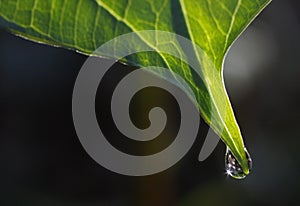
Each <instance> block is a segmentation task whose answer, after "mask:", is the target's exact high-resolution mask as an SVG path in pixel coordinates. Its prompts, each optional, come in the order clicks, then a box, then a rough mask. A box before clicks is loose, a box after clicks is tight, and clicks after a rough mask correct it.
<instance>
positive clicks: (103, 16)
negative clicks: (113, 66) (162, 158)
mask: <svg viewBox="0 0 300 206" xmlns="http://www.w3.org/2000/svg"><path fill="white" fill-rule="evenodd" d="M270 1H271V0H222V1H221V0H216V1H213V0H118V1H114V0H0V26H1V27H4V28H6V29H8V30H10V31H12V32H13V33H16V34H18V35H20V36H22V37H25V38H28V39H30V40H33V41H37V42H42V43H47V44H50V45H57V46H63V47H67V48H70V49H74V50H77V51H79V52H82V53H84V54H91V53H92V52H93V51H94V50H96V49H97V48H98V47H99V46H101V45H102V44H103V43H105V42H107V41H109V40H111V39H113V38H114V37H116V36H119V35H121V34H126V33H129V32H137V31H142V30H162V31H168V32H173V33H177V34H179V35H181V36H184V37H186V38H188V39H190V40H191V41H192V42H193V43H195V44H196V45H197V46H199V47H200V48H201V51H199V50H198V49H197V48H194V51H193V54H194V55H195V58H196V59H197V61H198V62H199V64H200V65H201V67H199V70H201V71H200V72H201V73H202V75H203V76H202V77H203V79H199V78H197V77H195V75H194V74H193V72H191V70H190V68H189V66H188V65H187V64H185V63H184V62H182V61H180V60H179V59H177V58H174V57H172V56H170V55H167V54H163V53H159V52H160V50H161V49H160V48H162V47H169V48H172V49H174V50H176V51H178V52H179V53H180V54H181V55H185V54H184V53H183V52H182V49H181V47H180V45H179V44H178V42H177V41H176V39H172V38H171V39H163V38H161V37H160V36H158V35H156V36H155V39H151V38H150V37H147V36H140V38H141V41H143V42H144V43H146V44H148V46H150V47H152V48H155V49H156V51H157V52H158V54H152V53H139V54H136V55H133V56H131V57H128V58H126V59H124V61H126V62H128V63H129V64H132V65H135V66H141V67H144V66H149V65H150V66H151V65H157V66H163V67H167V68H169V69H170V70H171V71H173V72H176V73H178V74H179V75H181V76H182V77H183V78H184V79H185V81H186V82H187V83H188V84H189V86H190V87H191V88H192V90H193V92H194V94H195V96H196V98H197V103H196V104H197V106H198V107H199V110H200V113H201V115H202V117H203V118H204V120H205V121H206V122H207V123H208V124H209V125H210V126H211V127H212V128H213V129H214V130H215V132H216V133H217V134H218V135H219V136H220V137H221V139H222V140H223V141H224V143H225V144H226V145H227V146H228V147H229V148H230V150H231V151H232V153H233V154H234V156H235V157H236V159H237V160H238V162H239V163H240V164H241V166H242V168H243V171H244V172H245V173H246V174H247V173H248V172H249V168H248V164H247V159H246V156H245V152H244V143H243V139H242V135H241V132H240V129H239V126H238V124H237V122H236V119H235V116H234V113H233V110H232V107H231V104H230V101H229V98H228V96H227V93H226V89H225V86H224V82H223V74H222V70H223V61H224V57H225V54H226V52H227V51H228V48H229V47H230V46H231V44H232V43H233V42H234V40H235V39H236V38H237V37H238V36H239V35H240V34H241V32H242V31H243V30H244V29H245V28H246V27H247V26H248V25H249V24H250V23H251V21H252V20H253V19H254V18H255V17H256V16H257V15H258V14H259V13H260V11H261V10H262V9H263V8H264V7H265V6H266V5H267V4H268V3H269V2H270ZM98 55H99V56H106V54H105V53H103V54H101V53H99V54H98ZM212 111H214V112H213V113H212Z"/></svg>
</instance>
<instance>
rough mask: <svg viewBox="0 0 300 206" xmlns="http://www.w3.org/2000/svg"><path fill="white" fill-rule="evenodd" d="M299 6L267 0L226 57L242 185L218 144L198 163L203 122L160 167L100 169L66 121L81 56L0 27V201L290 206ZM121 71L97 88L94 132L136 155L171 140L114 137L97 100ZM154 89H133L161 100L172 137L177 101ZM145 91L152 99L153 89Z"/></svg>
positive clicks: (299, 183)
mask: <svg viewBox="0 0 300 206" xmlns="http://www.w3.org/2000/svg"><path fill="white" fill-rule="evenodd" d="M299 9H300V3H299V1H296V0H286V1H279V0H274V1H273V3H271V4H270V5H269V6H268V7H267V8H266V9H265V10H264V11H263V12H262V14H261V15H260V16H259V17H258V18H257V19H256V20H255V21H254V23H252V24H251V26H250V27H249V28H248V29H247V30H246V31H245V32H244V33H243V34H242V36H241V37H240V38H239V39H238V40H237V41H236V42H235V43H234V45H233V46H232V48H231V50H230V52H229V53H228V56H227V58H226V62H225V71H224V72H225V73H224V77H225V82H226V85H227V90H228V93H229V96H230V98H231V101H232V105H233V108H234V110H235V113H236V117H237V119H238V122H239V125H240V127H241V130H242V133H243V136H244V140H245V143H246V145H247V148H248V150H249V151H250V154H251V155H252V159H253V162H254V166H253V171H252V173H251V175H249V176H248V177H247V178H246V179H244V180H242V181H241V180H235V179H232V178H230V177H228V176H226V175H225V169H224V153H225V146H224V144H223V143H222V142H219V144H218V146H217V148H216V149H215V150H214V152H213V154H212V155H211V156H210V157H209V158H208V159H206V160H205V161H204V162H198V161H197V158H198V154H199V152H200V149H201V147H202V144H203V140H204V137H205V133H206V132H207V130H208V127H207V125H204V124H201V125H200V131H199V135H198V138H197V141H196V142H195V143H194V145H193V147H192V149H191V151H190V152H189V153H188V154H187V155H186V156H185V157H184V158H183V159H182V160H181V161H179V162H178V163H177V164H176V165H175V166H173V167H171V168H170V169H168V170H166V171H164V172H162V173H159V174H156V175H151V176H147V177H127V176H121V175H117V174H115V173H113V172H111V171H108V170H106V169H104V168H103V167H101V166H100V165H98V164H97V163H96V162H94V161H93V160H92V159H91V158H90V157H89V156H88V155H87V153H86V152H85V151H84V149H83V148H82V146H81V144H80V142H79V140H78V138H77V135H76V133H75V129H74V126H73V120H72V107H71V102H72V91H73V86H74V82H75V80H76V76H77V74H78V72H79V70H80V68H81V66H82V64H83V63H84V61H85V60H86V58H87V57H86V56H84V55H81V54H78V53H76V52H73V51H69V50H65V49H62V48H54V47H50V46H46V45H41V44H36V43H32V42H30V41H27V40H24V39H21V38H19V37H16V36H14V35H11V34H9V33H7V32H6V31H4V30H0V205H3V206H14V205H22V206H27V205H28V206H35V205H36V206H38V205H45V206H46V205H51V206H52V205H54V206H67V205H72V206H77V205H78V206H79V205H80V206H81V205H84V206H96V205H117V206H118V205H141V206H144V205H157V206H160V205H187V206H190V205H191V206H194V205H231V206H234V205H283V204H284V205H290V204H293V203H294V204H297V197H298V194H299V191H300V180H299V178H300V152H299V146H300V135H299V132H298V130H299V128H300V127H299V121H300V109H299V105H300V84H299V78H300V69H299V68H300V61H299V58H300V55H299V54H300V53H299V46H300V39H299V36H300V13H299ZM103 61H107V60H103ZM129 71H131V68H128V67H126V66H124V65H120V64H116V65H115V66H114V68H113V69H112V71H111V72H110V73H109V74H108V75H107V76H106V81H105V82H104V83H103V84H102V85H100V86H99V89H98V94H97V99H96V103H97V106H96V110H97V111H98V114H100V113H101V115H98V121H99V122H104V123H105V124H102V129H104V130H105V131H106V133H107V134H110V136H109V137H110V138H111V139H110V142H111V143H113V144H114V145H115V146H118V147H120V149H121V150H124V151H128V150H130V149H133V150H134V152H133V153H139V154H141V153H151V151H148V150H150V149H152V150H154V151H152V152H154V153H155V151H156V150H161V149H163V148H164V147H165V146H167V145H168V144H167V143H170V141H172V139H168V138H167V140H166V138H165V139H162V138H160V139H158V140H156V141H157V142H156V143H155V142H152V146H150V147H147V148H145V149H142V152H141V147H140V146H142V148H144V147H145V146H144V145H137V144H133V143H132V142H130V141H126V140H124V138H122V137H121V135H119V134H116V133H115V127H114V126H113V125H112V121H111V116H110V114H109V112H107V111H108V110H109V108H110V107H109V105H108V102H105V101H102V100H103V99H106V98H104V97H108V96H109V95H110V94H109V91H111V90H112V88H114V86H115V84H116V82H117V80H118V79H120V78H121V77H122V76H124V75H125V74H126V73H128V72H129ZM157 92H160V93H159V96H162V97H164V98H161V99H163V101H161V100H158V102H152V101H148V102H147V103H143V102H145V101H142V100H143V98H142V97H141V96H142V94H139V95H137V96H136V101H135V102H136V103H135V104H137V105H139V106H141V107H143V106H145V107H147V108H148V107H151V105H156V104H157V105H159V104H165V105H167V107H168V109H167V110H168V111H167V113H168V115H171V116H170V118H169V116H168V118H169V119H171V120H172V121H171V123H170V122H168V128H167V132H166V134H169V136H172V134H173V136H174V131H175V132H176V128H177V127H178V119H179V117H180V116H179V117H178V114H177V113H178V107H177V106H176V103H174V101H173V100H172V98H171V97H169V95H168V94H167V93H164V92H162V91H157ZM145 94H146V95H148V96H149V97H151V95H152V97H154V98H155V96H156V95H158V94H157V93H155V92H153V91H144V93H143V95H145ZM154 98H152V99H154ZM156 99H157V98H156ZM159 99H160V98H159ZM159 101H161V102H159ZM166 102H167V103H166ZM143 104H146V105H143ZM145 114H147V112H142V113H141V114H138V113H137V112H134V111H132V116H133V117H132V118H133V121H134V122H135V123H136V124H140V125H139V126H140V127H144V126H146V125H147V120H145ZM176 119H177V120H176ZM170 138H171V137H170ZM159 141H162V142H161V143H159ZM149 148H150V149H149Z"/></svg>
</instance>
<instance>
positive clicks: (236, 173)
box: [225, 147, 252, 179]
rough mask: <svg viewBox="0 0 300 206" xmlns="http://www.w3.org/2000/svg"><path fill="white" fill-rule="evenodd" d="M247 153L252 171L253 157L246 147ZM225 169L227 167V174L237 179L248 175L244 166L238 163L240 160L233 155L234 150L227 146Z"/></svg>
mask: <svg viewBox="0 0 300 206" xmlns="http://www.w3.org/2000/svg"><path fill="white" fill-rule="evenodd" d="M245 153H246V157H247V159H248V166H249V170H250V171H251V169H252V160H251V157H250V155H249V153H248V151H247V149H246V148H245ZM225 169H226V174H227V175H230V176H231V177H233V178H235V179H244V178H245V177H246V176H247V175H246V174H245V173H244V172H243V169H242V167H241V166H240V164H239V163H238V161H237V160H236V159H235V157H234V156H233V154H232V152H231V151H230V149H229V148H228V147H227V149H226V154H225Z"/></svg>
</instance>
